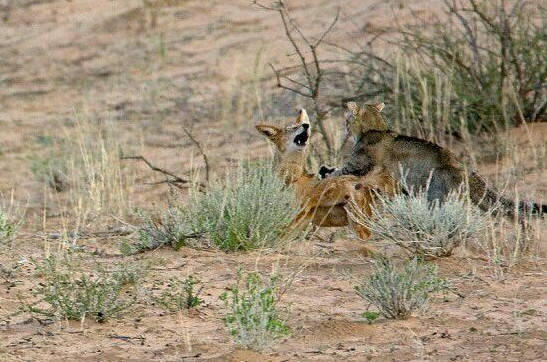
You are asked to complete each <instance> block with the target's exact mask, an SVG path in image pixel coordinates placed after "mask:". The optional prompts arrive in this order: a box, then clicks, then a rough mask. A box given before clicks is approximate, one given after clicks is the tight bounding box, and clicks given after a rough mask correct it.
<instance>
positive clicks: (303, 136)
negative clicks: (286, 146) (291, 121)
mask: <svg viewBox="0 0 547 362" xmlns="http://www.w3.org/2000/svg"><path fill="white" fill-rule="evenodd" d="M302 128H303V130H302V132H300V133H299V134H297V135H296V136H295V137H294V144H295V145H297V146H300V147H303V146H305V145H306V143H307V142H308V139H309V138H310V135H309V133H308V130H309V128H310V125H309V124H307V123H304V124H302Z"/></svg>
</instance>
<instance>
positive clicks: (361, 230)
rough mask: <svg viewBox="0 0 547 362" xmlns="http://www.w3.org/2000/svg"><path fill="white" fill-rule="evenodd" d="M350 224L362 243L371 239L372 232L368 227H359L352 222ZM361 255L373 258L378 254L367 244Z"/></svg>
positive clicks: (362, 248)
mask: <svg viewBox="0 0 547 362" xmlns="http://www.w3.org/2000/svg"><path fill="white" fill-rule="evenodd" d="M349 224H350V226H351V227H352V229H353V231H355V234H357V237H358V238H359V239H361V240H362V241H365V240H367V239H368V238H369V237H370V231H369V230H368V229H367V228H366V227H364V226H362V225H359V224H358V223H356V222H354V221H350V222H349ZM360 253H361V254H363V255H364V256H371V255H374V254H376V250H374V248H373V247H372V246H370V245H368V244H366V242H365V244H364V245H363V246H362V247H361V250H360Z"/></svg>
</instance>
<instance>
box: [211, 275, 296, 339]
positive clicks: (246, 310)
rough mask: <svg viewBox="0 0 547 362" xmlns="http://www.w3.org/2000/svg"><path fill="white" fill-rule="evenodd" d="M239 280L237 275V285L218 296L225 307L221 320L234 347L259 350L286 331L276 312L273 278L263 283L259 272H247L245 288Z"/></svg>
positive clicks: (283, 334) (239, 276) (239, 277)
mask: <svg viewBox="0 0 547 362" xmlns="http://www.w3.org/2000/svg"><path fill="white" fill-rule="evenodd" d="M241 279H242V276H241V273H238V279H237V284H236V285H234V286H232V288H231V289H230V291H229V292H224V293H223V294H222V295H221V296H220V299H221V300H223V301H224V303H225V306H226V308H227V313H226V317H225V318H224V321H225V323H226V326H227V327H228V330H229V331H230V334H231V335H232V337H233V338H234V339H235V341H236V343H237V344H239V345H241V346H243V347H246V348H252V349H256V350H262V349H264V348H266V347H267V346H269V345H271V344H272V343H273V342H274V341H275V340H276V339H278V338H281V337H283V336H285V335H286V334H288V332H289V329H288V328H287V327H286V326H285V323H284V322H283V320H282V319H280V317H279V313H278V311H277V298H276V287H275V283H276V279H275V278H272V279H270V281H269V283H264V282H263V281H262V279H261V277H260V276H259V275H258V273H248V274H247V276H246V278H245V286H244V289H242V288H241Z"/></svg>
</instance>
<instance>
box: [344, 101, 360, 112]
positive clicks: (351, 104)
mask: <svg viewBox="0 0 547 362" xmlns="http://www.w3.org/2000/svg"><path fill="white" fill-rule="evenodd" d="M346 108H347V109H349V110H350V111H352V112H355V111H356V110H357V108H358V106H357V103H355V102H348V103H346Z"/></svg>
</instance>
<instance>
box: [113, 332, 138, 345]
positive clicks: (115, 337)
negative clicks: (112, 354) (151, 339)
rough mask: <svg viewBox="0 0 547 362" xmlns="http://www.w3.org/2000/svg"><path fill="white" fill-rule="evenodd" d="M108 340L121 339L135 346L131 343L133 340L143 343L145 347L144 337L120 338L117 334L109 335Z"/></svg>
mask: <svg viewBox="0 0 547 362" xmlns="http://www.w3.org/2000/svg"><path fill="white" fill-rule="evenodd" d="M108 338H113V339H121V340H122V341H125V342H128V343H131V344H133V342H131V340H132V339H137V340H139V341H140V342H141V346H142V345H144V336H138V337H131V336H120V335H117V334H109V335H108Z"/></svg>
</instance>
